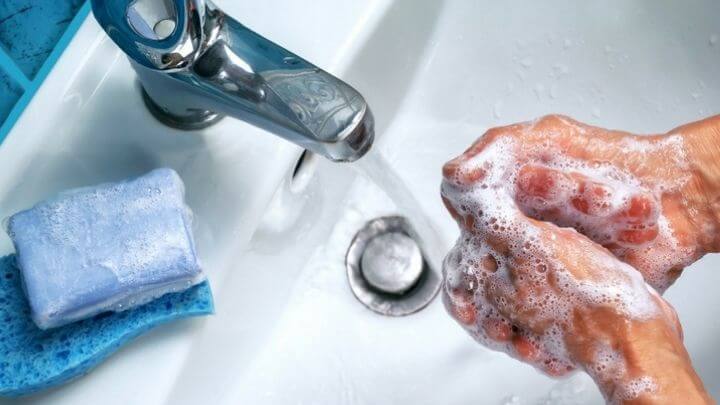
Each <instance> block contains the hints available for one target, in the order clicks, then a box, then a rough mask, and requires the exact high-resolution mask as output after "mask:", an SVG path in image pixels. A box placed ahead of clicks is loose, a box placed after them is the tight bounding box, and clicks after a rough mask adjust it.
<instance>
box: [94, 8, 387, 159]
mask: <svg viewBox="0 0 720 405" xmlns="http://www.w3.org/2000/svg"><path fill="white" fill-rule="evenodd" d="M92 4H93V10H94V13H95V17H96V18H97V20H98V21H99V22H100V24H101V25H102V27H103V28H104V29H105V31H106V32H107V33H108V35H109V36H110V37H111V38H112V39H113V40H114V41H115V43H117V45H118V46H119V47H120V48H121V49H122V50H123V51H124V52H125V53H126V54H127V55H128V57H129V58H130V61H131V63H132V65H133V67H134V68H135V71H136V72H137V74H138V77H139V78H140V82H141V84H142V87H143V92H144V98H145V101H146V104H147V105H148V107H149V109H150V111H151V112H152V113H153V114H154V115H155V117H156V118H158V119H159V120H160V121H162V122H163V123H165V124H168V125H170V126H173V127H176V128H181V129H200V128H205V127H207V126H209V125H212V124H214V123H216V122H217V121H219V120H220V119H222V118H223V117H224V116H225V115H228V116H232V117H235V118H238V119H241V120H243V121H247V122H249V123H251V124H253V125H256V126H258V127H261V128H263V129H265V130H268V131H270V132H272V133H274V134H276V135H278V136H281V137H283V138H285V139H287V140H289V141H291V142H293V143H295V144H297V145H300V146H301V147H303V148H305V149H308V150H310V151H313V152H316V153H318V154H321V155H323V156H325V157H327V158H329V159H331V160H334V161H353V160H356V159H358V158H360V157H361V156H362V155H364V154H365V153H366V152H367V151H368V150H369V149H370V147H371V146H372V143H373V140H374V120H373V115H372V113H371V111H370V108H369V107H368V105H367V103H366V102H365V100H364V99H363V97H362V95H361V94H360V93H359V92H358V91H356V90H355V89H353V88H352V87H351V86H350V85H348V84H347V83H345V82H343V81H341V80H340V79H338V78H336V77H334V76H332V75H331V74H329V73H327V72H325V71H323V70H322V69H320V68H318V67H316V66H314V65H312V64H311V63H309V62H307V61H305V60H304V59H302V58H300V57H299V56H297V55H295V54H293V53H291V52H289V51H287V50H286V49H284V48H282V47H280V46H279V45H277V44H275V43H273V42H271V41H269V40H267V39H265V38H263V37H262V36H260V35H258V34H256V33H255V32H253V31H251V30H249V29H248V28H246V27H245V26H243V25H242V24H240V23H239V22H237V21H236V20H234V19H232V18H231V17H228V16H227V15H225V14H224V13H223V12H222V10H220V9H219V8H218V7H217V6H215V5H214V4H213V3H212V2H210V1H207V0H134V1H130V0H93V1H92Z"/></svg>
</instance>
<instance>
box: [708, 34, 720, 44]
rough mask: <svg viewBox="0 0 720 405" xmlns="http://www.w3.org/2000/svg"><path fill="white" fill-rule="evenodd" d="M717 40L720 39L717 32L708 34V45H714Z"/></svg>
mask: <svg viewBox="0 0 720 405" xmlns="http://www.w3.org/2000/svg"><path fill="white" fill-rule="evenodd" d="M718 41H720V36H718V34H712V35H710V39H709V40H708V42H709V43H710V46H715V45H716V44H717V43H718Z"/></svg>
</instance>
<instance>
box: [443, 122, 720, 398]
mask: <svg viewBox="0 0 720 405" xmlns="http://www.w3.org/2000/svg"><path fill="white" fill-rule="evenodd" d="M718 155H720V117H714V118H710V119H707V120H704V121H700V122H698V123H693V124H690V125H687V126H684V127H680V128H678V129H675V130H673V131H670V132H669V133H668V134H665V135H657V136H637V135H633V134H629V133H624V132H619V131H610V130H605V129H600V128H596V127H591V126H588V125H584V124H581V123H579V122H576V121H573V120H571V119H569V118H566V117H562V116H548V117H544V118H541V119H539V120H537V121H535V122H531V123H523V124H517V125H511V126H507V127H503V128H495V129H491V130H490V131H488V132H487V133H486V134H485V135H483V136H482V137H481V138H480V139H479V140H478V141H477V142H476V143H475V144H474V145H472V146H471V147H470V149H468V150H467V151H466V152H465V153H464V154H463V155H461V156H460V157H458V158H456V159H454V160H452V161H450V162H449V163H447V164H446V165H445V167H444V168H443V176H444V182H443V201H444V203H445V205H446V206H447V208H448V210H449V211H450V213H451V215H452V216H453V217H454V218H455V219H456V220H457V222H458V223H459V225H460V227H461V230H462V236H461V238H460V240H459V241H458V244H457V245H456V247H455V248H454V249H453V251H452V252H451V253H450V255H448V258H447V259H446V263H445V271H446V285H445V287H446V288H445V302H446V305H447V307H448V309H449V310H450V312H451V313H452V314H453V316H454V317H455V318H456V319H457V320H458V321H459V322H460V323H461V324H463V325H464V326H465V327H466V328H467V329H468V330H469V331H470V332H471V334H473V335H474V336H475V337H476V338H477V339H478V340H480V341H481V342H483V343H485V344H487V345H489V346H491V347H494V348H497V349H500V350H504V351H506V352H508V353H510V354H511V355H513V356H515V357H517V358H519V359H521V360H523V361H526V362H529V363H531V364H534V365H535V366H537V367H538V368H540V369H542V370H544V371H546V372H548V373H550V374H553V375H562V374H565V373H567V372H569V371H572V370H573V369H575V368H577V367H580V368H583V369H585V370H586V371H588V372H589V373H590V375H591V376H593V377H594V378H595V380H596V381H597V383H598V384H599V386H600V387H601V389H602V390H603V392H604V393H605V395H606V397H607V398H608V399H609V400H612V401H614V402H623V403H633V402H637V403H652V402H658V401H659V402H663V401H665V402H673V401H677V402H678V403H680V402H682V403H709V402H710V401H711V400H710V398H709V396H708V395H707V394H706V393H705V391H704V389H703V387H702V382H701V381H700V379H699V378H698V377H697V375H696V374H695V372H694V371H693V369H692V366H691V364H690V360H689V357H688V355H687V352H686V350H685V348H684V346H683V344H682V331H681V327H680V323H679V321H678V319H677V316H676V314H675V311H674V310H673V309H672V307H671V306H670V305H669V304H668V303H667V302H666V301H665V300H663V299H662V298H661V297H660V295H659V294H658V292H663V291H664V290H665V289H666V288H668V287H669V286H670V285H671V284H672V283H673V282H674V281H675V280H676V279H677V278H678V277H679V275H680V273H681V272H682V270H683V269H684V268H685V267H686V266H688V265H689V264H691V263H693V262H694V261H696V260H698V259H699V258H700V257H702V256H703V255H704V254H705V253H708V252H716V251H718V246H720V243H719V242H718V226H719V223H720V222H719V221H718V216H719V215H720V211H719V210H718V209H717V207H716V205H717V204H718V201H720V198H719V197H720V165H719V163H718V162H720V160H718V158H719V157H720V156H718ZM643 280H644V281H643ZM646 283H647V284H646ZM650 286H651V287H650Z"/></svg>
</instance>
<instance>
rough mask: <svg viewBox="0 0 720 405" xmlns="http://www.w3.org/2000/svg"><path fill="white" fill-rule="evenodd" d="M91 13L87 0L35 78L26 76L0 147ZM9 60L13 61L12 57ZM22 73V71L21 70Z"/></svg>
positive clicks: (0, 128)
mask: <svg viewBox="0 0 720 405" xmlns="http://www.w3.org/2000/svg"><path fill="white" fill-rule="evenodd" d="M89 14H90V1H89V0H86V1H85V3H84V4H83V5H82V6H81V7H80V8H79V9H78V11H77V12H76V13H75V16H74V17H73V19H72V21H70V24H68V25H67V27H65V31H64V32H63V34H62V35H61V36H60V38H59V39H58V41H57V42H56V43H55V46H54V47H53V49H52V51H51V52H50V54H49V55H48V57H47V59H46V60H45V62H43V64H42V65H41V66H40V69H38V71H37V73H36V74H35V78H34V79H33V80H27V78H26V80H27V85H26V86H24V89H25V93H24V94H23V95H22V96H21V97H20V99H18V101H17V102H16V103H15V106H14V107H13V108H12V110H11V111H10V114H9V115H8V116H7V117H6V118H5V122H4V123H2V125H0V147H1V146H2V142H3V141H4V140H5V138H6V137H7V136H8V134H9V133H10V130H11V129H12V127H13V126H14V125H15V123H16V122H17V120H18V119H19V118H20V116H21V115H22V113H23V111H25V108H27V106H28V104H30V102H31V101H32V99H33V97H34V96H35V93H36V92H37V90H38V89H39V88H40V86H41V85H42V83H43V82H44V81H45V79H46V78H47V76H48V75H49V74H50V72H51V71H52V68H53V67H54V66H55V63H57V61H58V59H60V56H62V54H63V52H64V51H65V48H67V46H68V45H69V44H70V41H72V39H73V38H74V37H75V34H76V33H77V31H78V30H79V29H80V26H81V25H82V23H83V22H84V21H85V19H86V18H87V16H88V15H89ZM2 54H3V51H0V66H4V65H2V61H3V60H2ZM9 60H10V61H12V59H9ZM13 64H14V62H13ZM18 70H19V68H18ZM20 73H22V71H20ZM24 76H25V75H24V74H23V77H24Z"/></svg>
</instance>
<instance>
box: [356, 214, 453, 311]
mask: <svg viewBox="0 0 720 405" xmlns="http://www.w3.org/2000/svg"><path fill="white" fill-rule="evenodd" d="M418 240H419V238H418V236H417V234H416V233H415V231H414V230H413V229H412V227H411V226H410V224H409V223H408V221H407V220H406V219H405V218H404V217H398V216H395V217H382V218H377V219H374V220H372V221H370V222H368V223H367V224H366V225H365V226H364V227H363V228H362V229H361V230H360V232H358V234H357V235H356V236H355V239H353V241H352V243H351V244H350V248H349V249H348V252H347V256H346V258H345V265H346V266H347V273H348V281H349V282H350V288H351V289H352V292H353V294H355V297H357V299H358V300H359V301H360V302H362V303H363V304H364V305H365V306H366V307H368V308H370V309H371V310H373V311H375V312H377V313H379V314H382V315H388V316H403V315H410V314H412V313H415V312H417V311H419V310H421V309H423V308H424V307H425V306H427V305H428V304H429V303H430V302H431V301H432V300H433V298H434V297H435V295H436V294H437V292H438V290H439V289H440V283H441V280H442V278H441V276H440V274H439V273H438V272H437V271H435V270H434V269H432V268H431V266H430V264H429V263H428V261H427V260H426V259H425V257H424V255H423V251H422V249H421V247H420V245H419V244H418V242H417V241H418Z"/></svg>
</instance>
